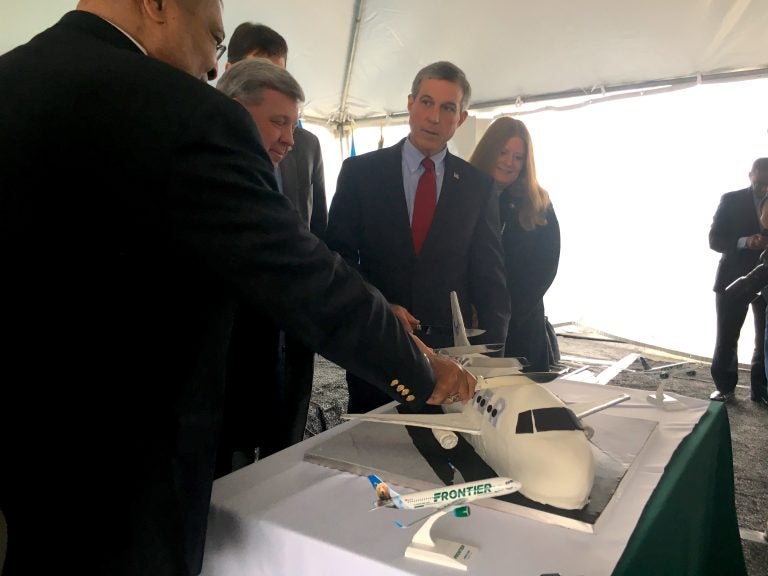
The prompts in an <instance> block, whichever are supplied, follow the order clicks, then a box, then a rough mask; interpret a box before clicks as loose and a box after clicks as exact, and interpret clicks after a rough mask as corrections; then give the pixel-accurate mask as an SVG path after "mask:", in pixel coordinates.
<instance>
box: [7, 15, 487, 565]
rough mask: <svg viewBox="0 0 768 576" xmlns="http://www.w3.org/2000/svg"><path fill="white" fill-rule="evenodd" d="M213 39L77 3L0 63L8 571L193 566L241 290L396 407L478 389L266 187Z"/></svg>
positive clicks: (271, 185)
mask: <svg viewBox="0 0 768 576" xmlns="http://www.w3.org/2000/svg"><path fill="white" fill-rule="evenodd" d="M223 37H224V33H223V26H222V21H221V5H220V2H219V0H146V1H143V2H128V1H125V2H115V1H113V0H82V1H81V2H80V3H79V4H78V10H77V11H74V12H70V13H68V14H66V15H65V16H64V17H63V18H62V19H61V21H60V22H59V23H57V24H56V25H54V26H53V27H52V28H50V29H49V30H47V31H45V32H43V33H41V34H40V35H38V36H36V37H35V38H33V39H32V40H31V41H30V42H29V43H28V44H25V45H23V46H20V47H18V48H16V49H14V50H12V51H10V52H8V53H7V54H4V55H3V56H0V81H1V82H2V85H3V86H4V89H3V90H2V91H0V205H1V206H2V209H0V233H1V234H2V242H0V260H2V262H3V291H4V298H3V300H2V311H1V312H0V316H1V317H2V319H3V320H2V323H0V326H1V327H2V328H0V329H1V330H2V340H3V343H4V346H3V357H2V359H3V362H2V369H3V384H4V387H3V390H4V397H3V401H2V402H1V403H0V406H2V413H0V462H2V473H0V510H2V512H3V514H4V515H5V519H6V522H7V529H8V548H7V553H8V554H7V557H6V564H5V567H4V576H14V575H16V574H53V573H54V572H55V571H57V570H58V569H60V567H61V566H62V565H66V566H69V567H72V568H73V569H74V570H75V571H76V572H77V573H78V574H110V575H128V574H130V575H139V574H141V575H148V574H152V575H153V576H158V575H173V576H179V575H182V576H186V575H193V574H197V573H199V571H200V566H201V558H202V551H203V545H204V539H205V528H206V521H207V515H208V507H209V502H210V493H211V487H212V479H213V467H214V459H215V447H216V441H217V434H218V428H219V421H220V417H221V402H222V397H223V371H224V359H225V356H226V348H227V343H228V335H229V330H230V327H231V322H232V312H233V310H234V309H235V303H236V302H239V301H246V300H247V301H248V302H250V303H251V304H252V305H253V306H254V307H255V308H257V309H258V310H260V311H262V312H263V313H264V314H266V315H268V316H270V317H271V318H272V319H273V320H278V319H279V320H280V322H281V323H282V324H283V325H284V326H285V327H286V330H288V331H290V332H292V333H294V334H296V335H301V336H302V337H303V338H304V339H305V342H306V343H307V344H308V345H310V346H312V347H316V349H317V350H319V351H321V352H322V353H323V354H324V355H326V356H327V357H329V358H331V359H332V360H333V361H335V362H337V363H338V364H340V365H342V366H347V367H348V368H351V369H354V370H356V371H359V372H360V373H362V374H365V375H366V377H367V378H368V379H369V380H370V381H372V382H374V383H376V384H377V385H378V386H379V387H381V388H382V389H383V390H387V391H391V392H390V393H391V397H392V398H398V399H400V400H401V401H402V402H403V404H405V405H408V406H413V408H414V409H418V408H420V407H421V406H423V405H424V404H425V403H435V402H443V401H445V400H446V398H451V397H453V394H456V397H458V398H460V399H462V400H465V399H468V398H469V397H470V396H471V394H472V393H473V391H474V380H473V379H472V377H471V376H469V375H467V374H466V372H465V371H463V370H461V369H460V368H459V367H458V366H457V365H456V364H455V363H454V364H452V363H446V362H445V360H444V359H442V358H437V357H435V356H434V355H432V356H427V357H426V358H425V354H424V353H423V352H422V350H420V349H419V348H418V344H419V343H418V342H417V341H415V340H414V339H412V337H411V336H409V335H408V334H407V333H406V331H405V330H403V328H402V325H401V324H400V323H399V321H398V319H397V318H396V316H395V315H394V314H392V313H391V311H390V310H389V308H388V306H387V303H386V301H385V300H384V299H383V298H382V297H381V295H380V294H378V293H377V292H376V291H375V290H373V289H372V288H371V287H369V286H367V285H366V284H365V283H364V282H363V280H362V279H360V278H359V276H358V274H357V273H356V272H354V270H352V269H351V268H350V267H348V266H347V265H346V264H345V263H344V262H343V261H342V260H341V258H339V257H338V256H336V255H335V254H333V253H331V252H330V251H329V250H327V249H326V247H325V246H324V245H323V244H322V243H321V242H319V241H318V240H317V238H315V237H314V236H313V235H311V234H310V233H309V232H307V231H306V227H305V226H304V225H303V223H302V222H301V221H300V220H299V218H298V217H297V216H296V214H295V212H294V211H293V210H292V209H291V208H290V206H289V204H288V202H287V201H286V200H285V199H284V198H283V197H282V196H281V195H280V194H277V193H276V192H275V181H274V176H273V173H272V166H271V162H270V161H269V157H268V156H267V154H266V152H265V151H264V148H263V147H262V146H261V145H260V143H259V137H258V133H257V132H256V129H255V127H254V125H253V122H252V121H251V119H250V118H249V116H248V114H247V112H246V111H245V109H244V108H243V107H242V106H241V105H240V104H238V103H236V102H234V101H232V100H231V99H230V98H227V97H226V96H224V95H223V94H221V93H219V92H218V91H216V90H215V89H214V88H212V87H210V86H208V85H207V84H206V83H205V82H202V81H201V80H203V79H212V78H214V77H215V75H216V66H217V64H216V58H217V54H219V55H220V54H221V52H222V47H221V46H220V44H221V42H222V40H223ZM393 379H398V380H399V381H401V382H405V383H407V385H408V389H409V393H408V394H407V395H403V394H402V393H399V392H395V388H394V387H391V386H390V384H391V381H392V380H393ZM262 409H263V411H264V412H265V413H266V412H267V411H268V410H269V409H270V407H269V406H263V407H262Z"/></svg>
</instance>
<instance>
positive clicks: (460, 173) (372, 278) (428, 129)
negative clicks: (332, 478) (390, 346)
mask: <svg viewBox="0 0 768 576" xmlns="http://www.w3.org/2000/svg"><path fill="white" fill-rule="evenodd" d="M469 98H470V86H469V83H468V82H467V79H466V77H465V76H464V73H463V72H462V71H461V70H460V69H459V68H458V67H457V66H455V65H454V64H452V63H450V62H436V63H434V64H430V65H429V66H426V67H425V68H423V69H422V70H421V71H419V72H418V74H417V75H416V77H415V79H414V81H413V85H412V89H411V94H410V95H409V96H408V112H409V122H410V126H411V132H410V135H409V136H408V137H407V138H406V139H404V140H402V141H401V142H399V143H398V144H396V145H395V146H392V147H390V148H385V149H382V150H377V151H374V152H370V153H368V154H363V155H361V156H356V157H352V158H348V159H347V160H345V161H344V164H343V165H342V168H341V172H340V173H339V178H338V183H337V186H336V193H335V195H334V197H333V201H332V203H331V210H330V214H329V220H328V232H327V234H326V241H327V243H328V246H329V247H330V248H331V249H333V250H336V251H337V252H339V253H340V254H341V255H342V256H343V257H344V258H345V259H346V260H347V262H349V263H350V264H352V265H353V266H356V267H357V268H358V269H359V270H360V272H361V273H362V274H363V276H364V277H365V278H366V279H367V280H368V281H369V282H370V283H371V284H373V285H374V286H376V287H377V288H378V289H379V290H381V291H382V293H383V294H384V295H385V296H386V297H387V299H388V300H389V302H390V303H391V306H392V307H393V309H394V310H395V312H396V313H397V315H398V317H399V318H400V320H401V322H403V325H404V326H406V328H407V329H409V330H413V329H415V328H416V327H418V326H419V325H420V324H424V325H433V326H439V327H446V328H448V327H450V326H451V323H452V318H451V305H450V296H449V294H450V292H451V291H456V292H457V294H458V298H459V303H460V304H461V306H462V309H463V310H462V313H463V316H464V318H472V307H474V308H475V309H476V311H477V318H478V323H479V327H480V328H483V329H485V330H486V333H485V334H484V335H483V340H482V341H483V342H501V343H503V342H504V339H505V335H506V330H507V322H508V321H509V309H510V308H509V306H510V304H509V295H508V293H507V290H506V286H505V275H504V262H503V258H502V249H501V242H500V226H499V209H498V201H497V200H496V196H495V194H494V191H493V182H492V179H491V178H490V177H489V176H487V175H486V174H484V173H482V172H480V171H479V170H478V169H476V168H474V167H473V166H471V165H469V164H468V163H467V162H465V161H464V160H462V159H460V158H458V157H456V156H454V155H453V154H451V153H450V152H449V151H448V149H447V143H448V140H450V139H451V137H452V136H453V134H454V133H455V131H456V129H457V128H458V127H459V126H460V125H461V124H462V123H463V122H464V120H465V119H466V117H467V105H468V103H469ZM424 159H430V160H431V161H432V162H431V164H430V168H429V171H430V172H431V171H432V170H433V168H432V166H434V177H433V178H434V179H433V180H432V186H435V187H436V190H437V191H439V192H438V194H437V197H436V198H433V200H432V202H433V204H432V206H433V211H432V212H431V215H430V216H429V218H431V220H429V221H428V222H426V225H425V226H424V224H423V222H422V221H421V220H420V219H419V217H418V214H419V198H418V196H419V194H418V192H419V187H420V186H419V182H420V181H422V175H424V174H425V172H427V168H426V167H425V166H424V165H423V164H422V163H423V162H424ZM427 163H429V162H428V161H427ZM425 178H426V176H425ZM417 221H418V223H417ZM422 227H423V228H422ZM420 229H423V230H424V232H422V235H421V236H418V235H417V236H414V234H413V231H414V230H420ZM424 234H425V235H424ZM425 342H427V343H428V344H430V345H431V346H446V345H452V342H453V341H452V331H451V330H450V328H448V329H446V330H445V331H444V332H443V333H442V334H439V333H438V335H436V336H433V337H425ZM347 383H348V387H349V408H348V409H349V412H367V411H369V410H371V409H373V408H376V407H377V406H380V405H382V404H384V403H386V402H389V401H390V400H389V398H388V397H387V396H385V395H384V394H382V393H381V392H380V391H379V390H377V389H376V388H375V387H373V386H371V385H370V384H369V383H367V382H366V379H365V377H364V376H363V375H362V374H358V373H356V372H355V370H354V369H351V370H348V371H347Z"/></svg>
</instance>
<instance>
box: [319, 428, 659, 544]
mask: <svg viewBox="0 0 768 576" xmlns="http://www.w3.org/2000/svg"><path fill="white" fill-rule="evenodd" d="M589 425H590V426H592V427H593V428H594V430H595V435H594V436H593V438H592V444H593V445H592V449H593V453H594V456H595V481H594V484H593V487H592V492H591V494H590V499H589V502H588V503H587V505H586V506H585V507H584V508H582V509H581V510H563V509H561V508H556V507H554V506H548V505H546V504H540V503H538V502H534V501H532V500H529V499H528V498H526V497H525V496H523V495H522V494H520V493H514V494H508V495H506V496H502V497H500V498H487V499H483V500H476V501H474V502H472V505H473V506H475V505H476V506H484V507H486V508H492V509H495V510H499V511H502V512H506V513H510V514H517V515H519V516H524V517H527V518H532V519H534V520H538V521H541V522H545V523H548V524H555V525H559V526H563V527H566V528H571V529H574V530H579V531H582V532H588V533H593V532H594V531H595V529H596V528H597V525H598V521H599V519H600V517H601V515H602V514H603V512H604V511H605V509H606V507H607V506H608V505H609V504H610V501H611V498H612V497H613V495H614V494H615V493H616V490H617V489H618V487H619V484H620V483H621V481H622V479H623V478H624V476H625V475H626V473H627V471H628V470H629V469H630V468H631V466H632V463H633V462H634V460H635V458H636V456H637V455H638V454H639V453H640V451H641V450H642V448H643V446H645V444H646V442H647V441H648V438H649V437H650V436H651V434H652V433H653V431H654V429H655V428H656V422H655V421H649V420H641V419H637V418H626V417H621V416H611V415H608V414H605V413H597V414H593V415H591V416H590V417H589ZM304 459H305V460H306V461H308V462H313V463H315V464H320V465H322V466H326V467H329V468H334V469H336V470H342V471H345V472H351V473H354V474H359V475H361V476H366V475H368V474H377V475H378V476H379V477H381V478H382V479H383V480H385V481H387V482H390V483H392V484H396V485H398V486H404V487H406V488H410V489H412V490H427V489H430V488H435V487H438V486H444V485H446V484H450V483H458V482H464V481H467V482H468V481H472V480H479V479H482V478H488V477H490V476H496V475H497V474H496V473H495V472H494V471H493V470H492V469H491V468H489V467H488V466H487V464H485V462H483V460H482V459H481V458H480V457H479V456H478V455H477V454H476V453H475V451H474V449H473V448H472V447H471V446H470V445H469V444H468V443H466V441H464V440H463V438H461V436H460V444H459V446H458V447H457V448H455V449H453V450H445V449H443V448H441V447H440V445H439V444H438V443H437V441H435V440H434V437H433V436H432V434H431V431H430V430H428V429H425V428H413V427H408V429H406V427H403V426H398V425H392V424H381V423H376V422H360V423H359V424H358V425H356V426H352V427H350V428H349V429H347V430H345V431H343V432H340V433H339V434H336V435H335V436H332V437H331V438H329V439H328V440H326V441H325V442H323V443H320V444H318V445H317V446H315V447H313V448H311V449H310V450H308V451H307V452H306V454H305V455H304ZM449 459H450V464H449V463H448V460H449ZM454 467H455V469H456V470H457V471H458V472H459V474H460V476H461V477H453V474H454ZM448 470H450V472H448Z"/></svg>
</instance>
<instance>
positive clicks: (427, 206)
mask: <svg viewBox="0 0 768 576" xmlns="http://www.w3.org/2000/svg"><path fill="white" fill-rule="evenodd" d="M421 165H422V166H424V173H423V174H422V175H421V178H419V184H418V186H416V199H415V200H414V202H413V218H412V219H411V234H412V235H413V249H414V251H415V252H416V255H417V256H418V255H419V252H420V251H421V246H422V244H424V239H425V238H426V237H427V232H429V226H430V224H432V216H433V215H434V213H435V206H436V205H437V182H436V180H435V163H434V162H432V159H431V158H424V160H422V161H421Z"/></svg>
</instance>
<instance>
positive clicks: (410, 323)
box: [389, 302, 421, 334]
mask: <svg viewBox="0 0 768 576" xmlns="http://www.w3.org/2000/svg"><path fill="white" fill-rule="evenodd" d="M389 307H390V309H391V310H392V312H394V313H395V316H397V318H398V320H400V323H401V324H402V325H403V326H404V327H405V330H406V331H407V332H408V334H413V331H414V330H415V329H416V326H418V325H419V324H421V322H419V321H418V320H417V319H416V318H414V317H413V316H412V315H411V313H410V312H408V310H407V309H405V308H403V307H402V306H400V304H392V303H391V302H390V304H389Z"/></svg>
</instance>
